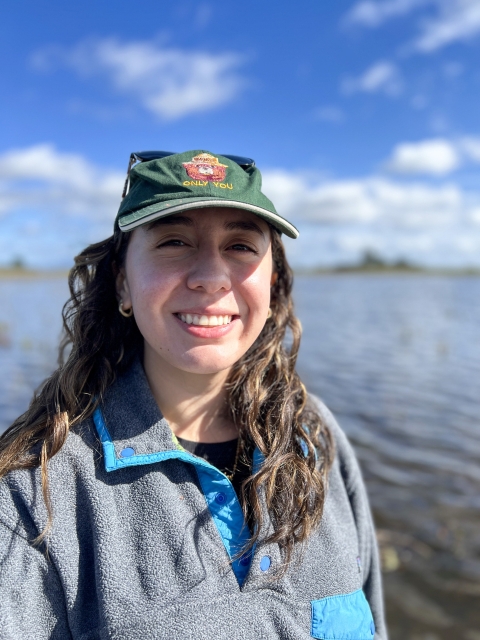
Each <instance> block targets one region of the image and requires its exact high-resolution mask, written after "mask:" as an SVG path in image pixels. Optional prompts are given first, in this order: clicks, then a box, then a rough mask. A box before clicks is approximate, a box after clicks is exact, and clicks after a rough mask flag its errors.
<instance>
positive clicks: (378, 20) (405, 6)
mask: <svg viewBox="0 0 480 640" xmlns="http://www.w3.org/2000/svg"><path fill="white" fill-rule="evenodd" d="M431 2H432V0H384V1H383V2H374V1H373V0H362V2H358V3H357V4H355V5H354V6H353V7H352V8H351V9H350V11H349V12H348V13H347V15H346V16H345V18H344V21H345V23H346V24H357V25H361V26H364V27H379V26H380V25H382V24H383V23H384V22H386V21H387V20H390V19H392V18H397V17H400V16H404V15H406V14H407V13H410V11H412V10H414V9H417V8H419V7H422V6H424V5H426V4H429V3H431Z"/></svg>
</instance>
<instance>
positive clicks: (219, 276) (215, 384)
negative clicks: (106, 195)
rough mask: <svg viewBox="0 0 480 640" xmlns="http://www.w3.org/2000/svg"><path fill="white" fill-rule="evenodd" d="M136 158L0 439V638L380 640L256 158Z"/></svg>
mask: <svg viewBox="0 0 480 640" xmlns="http://www.w3.org/2000/svg"><path fill="white" fill-rule="evenodd" d="M143 155H144V156H145V153H144V154H143ZM132 157H134V159H136V160H140V162H139V163H138V164H137V165H136V166H134V167H133V169H131V166H130V167H129V175H128V178H127V184H126V190H125V191H126V195H125V197H124V199H123V201H122V204H121V206H120V210H119V213H118V216H117V220H116V222H115V228H114V234H113V236H112V237H111V238H108V239H107V240H105V241H104V242H101V243H98V244H96V245H92V246H90V247H88V248H87V249H85V251H83V252H82V253H81V254H80V255H79V256H78V257H77V258H76V265H75V267H74V268H73V269H72V271H71V274H70V278H69V282H70V290H71V298H70V300H69V302H68V303H67V305H66V306H65V309H64V326H65V340H64V343H63V345H62V348H61V356H62V357H63V354H64V353H65V351H64V349H65V347H66V346H70V347H71V348H70V351H69V353H68V357H67V358H66V360H65V361H64V362H63V360H62V364H61V365H60V367H59V369H58V370H57V371H56V372H55V373H54V374H53V375H52V376H51V378H50V379H48V380H47V381H46V382H45V384H44V386H43V388H42V389H41V391H40V392H39V393H38V395H36V396H35V397H34V399H33V401H32V404H31V406H30V408H29V409H28V411H27V412H26V413H25V414H24V415H23V416H21V417H20V418H18V419H17V420H16V421H15V423H14V424H13V425H12V426H11V427H10V429H9V430H7V431H6V432H5V434H4V435H3V436H2V438H1V440H0V475H1V476H3V479H2V481H1V482H0V566H1V572H0V597H1V601H2V625H1V628H0V638H9V639H16V638H18V639H20V638H24V637H32V638H39V639H41V638H53V639H60V638H61V639H62V640H63V639H64V638H78V639H80V638H82V639H86V638H91V639H94V638H113V637H115V638H119V639H121V640H133V639H137V638H138V639H140V638H142V639H143V638H146V637H151V638H153V637H154V638H168V639H177V638H178V639H179V638H185V637H195V638H199V639H201V638H204V639H205V640H206V639H207V638H208V639H210V638H212V637H216V638H219V639H223V638H225V639H227V638H229V639H230V638H236V637H241V638H245V639H247V640H248V639H252V640H253V639H258V638H265V639H270V638H271V639H274V638H285V639H287V638H288V639H298V640H301V639H306V638H309V637H310V638H311V637H314V638H332V639H342V638H343V639H345V640H347V639H348V640H364V639H365V640H366V639H369V640H370V639H373V638H374V637H375V638H376V639H377V640H384V639H386V630H385V624H384V619H383V608H382V595H381V585H380V573H379V565H378V554H377V548H376V543H375V535H374V529H373V524H372V520H371V516H370V511H369V507H368V501H367V498H366V494H365V489H364V486H363V482H362V479H361V476H360V472H359V469H358V466H357V463H356V460H355V457H354V455H353V453H352V450H351V448H350V446H349V444H348V442H347V440H346V438H345V436H344V434H343V432H342V431H341V430H340V428H339V426H338V425H337V423H336V421H335V420H334V418H333V416H332V415H331V414H330V413H329V411H328V410H327V409H326V407H325V406H324V405H323V404H322V403H321V402H320V401H319V400H318V399H316V398H314V397H312V396H309V395H308V394H307V392H306V390H305V387H304V386H303V384H302V383H301V381H300V379H299V377H298V374H297V373H296V371H295V362H296V357H297V353H298V348H299V343H300V325H299V323H298V321H297V319H296V318H295V315H294V313H293V304H292V299H291V290H292V274H291V271H290V268H289V266H288V263H287V261H286V258H285V253H284V249H283V245H282V242H281V233H282V232H283V233H286V234H288V235H290V236H291V237H296V236H297V235H298V232H297V230H296V229H295V227H293V225H291V224H290V223H289V222H288V221H287V220H284V219H283V218H281V216H279V215H278V213H277V212H276V210H275V208H274V206H273V204H272V203H271V202H270V201H269V200H268V199H267V198H266V197H265V196H264V195H263V194H262V192H261V177H260V173H259V171H258V169H256V167H255V166H254V163H253V161H249V162H243V160H244V159H240V158H238V157H234V156H214V155H212V154H210V153H208V152H206V151H192V152H187V153H183V154H168V153H166V152H164V153H159V154H157V153H153V154H152V153H150V154H147V156H146V157H142V154H132ZM130 169H131V170H130ZM210 169H211V170H210ZM192 172H193V173H195V175H196V173H200V174H201V175H202V176H204V177H203V179H202V180H187V179H186V178H187V177H189V176H190V177H191V175H192ZM220 181H222V182H220ZM223 181H225V183H226V182H228V184H229V185H230V186H231V189H230V188H229V189H224V190H222V189H221V188H220V187H221V184H223ZM219 185H220V186H219ZM26 568H27V569H26Z"/></svg>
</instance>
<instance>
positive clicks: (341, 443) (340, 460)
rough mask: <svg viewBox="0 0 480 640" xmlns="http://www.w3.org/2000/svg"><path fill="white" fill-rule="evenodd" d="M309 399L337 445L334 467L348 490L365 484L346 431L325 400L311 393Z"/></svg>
mask: <svg viewBox="0 0 480 640" xmlns="http://www.w3.org/2000/svg"><path fill="white" fill-rule="evenodd" d="M308 397H309V400H310V402H311V403H312V404H313V406H314V408H315V410H316V411H317V413H318V415H319V416H320V418H321V419H322V422H323V424H324V425H325V426H326V427H327V429H328V430H329V431H330V434H331V436H332V438H333V442H334V445H335V459H334V465H333V466H334V467H338V469H339V471H340V473H341V475H342V478H343V481H344V483H345V485H346V486H347V490H349V489H353V488H354V486H355V485H358V484H363V480H362V474H361V471H360V466H359V464H358V460H357V456H356V454H355V452H354V449H353V447H352V445H351V443H350V441H349V439H348V436H347V435H346V433H345V431H344V430H343V429H342V427H341V426H340V425H339V423H338V421H337V419H336V418H335V416H334V415H333V413H332V411H331V410H330V409H329V408H328V407H327V405H326V404H325V403H324V402H323V400H321V399H320V398H319V397H318V396H316V395H314V394H311V393H309V395H308Z"/></svg>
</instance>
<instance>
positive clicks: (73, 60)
mask: <svg viewBox="0 0 480 640" xmlns="http://www.w3.org/2000/svg"><path fill="white" fill-rule="evenodd" d="M243 62H244V59H243V57H242V56H240V55H239V54H236V53H228V52H223V53H222V52H220V53H208V52H205V51H187V50H182V49H178V48H173V47H170V48H169V47H163V46H160V45H158V44H156V43H154V42H148V41H136V42H126V43H122V42H120V41H118V40H116V39H114V38H108V39H104V40H90V41H87V42H83V43H81V44H79V45H77V46H76V47H74V48H72V49H69V50H67V49H61V48H59V47H50V48H47V49H44V50H41V51H38V52H37V53H36V54H35V55H34V56H33V58H32V63H33V65H34V67H35V68H37V69H38V70H42V71H43V70H47V69H52V68H55V66H57V65H64V66H67V67H69V68H72V69H74V70H75V71H76V72H77V73H78V74H79V75H81V76H82V77H85V78H86V77H89V76H93V75H98V74H102V75H104V76H105V77H106V78H107V80H108V82H109V83H110V85H111V86H112V87H113V88H114V89H115V90H116V91H118V92H120V93H123V94H125V95H128V96H130V97H131V98H132V99H133V100H134V101H138V102H139V103H140V104H141V105H142V106H143V107H144V108H145V109H147V110H148V111H151V112H152V113H154V114H155V115H156V116H158V117H159V118H161V119H163V120H173V119H176V118H182V117H185V116H187V115H189V114H191V113H196V112H202V111H208V110H211V109H214V108H217V107H220V106H222V105H224V104H227V103H229V102H231V101H232V100H234V99H235V98H236V97H237V96H238V95H239V94H240V92H241V91H242V90H243V89H244V87H245V86H246V82H245V80H244V79H243V78H242V77H241V76H240V75H239V74H238V68H239V67H240V66H241V65H242V64H243Z"/></svg>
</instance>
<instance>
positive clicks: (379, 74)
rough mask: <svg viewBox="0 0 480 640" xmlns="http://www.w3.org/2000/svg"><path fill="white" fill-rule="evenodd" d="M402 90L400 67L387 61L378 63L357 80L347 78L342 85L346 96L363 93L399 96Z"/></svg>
mask: <svg viewBox="0 0 480 640" xmlns="http://www.w3.org/2000/svg"><path fill="white" fill-rule="evenodd" d="M402 88H403V87H402V80H401V76H400V71H399V70H398V67H397V66H396V65H394V64H393V63H391V62H388V61H387V60H380V61H379V62H376V63H375V64H373V65H372V66H371V67H369V68H368V69H367V70H366V71H365V72H364V73H362V74H361V75H360V76H358V77H356V78H353V77H348V78H345V79H344V80H343V81H342V84H341V89H342V92H343V93H345V94H346V95H351V94H353V93H358V92H363V93H384V94H386V95H388V96H398V95H400V94H401V93H402Z"/></svg>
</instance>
